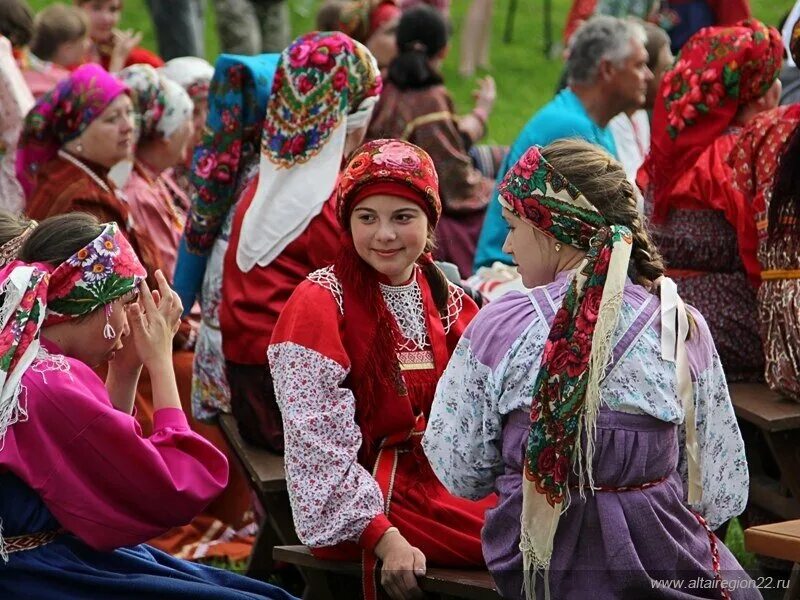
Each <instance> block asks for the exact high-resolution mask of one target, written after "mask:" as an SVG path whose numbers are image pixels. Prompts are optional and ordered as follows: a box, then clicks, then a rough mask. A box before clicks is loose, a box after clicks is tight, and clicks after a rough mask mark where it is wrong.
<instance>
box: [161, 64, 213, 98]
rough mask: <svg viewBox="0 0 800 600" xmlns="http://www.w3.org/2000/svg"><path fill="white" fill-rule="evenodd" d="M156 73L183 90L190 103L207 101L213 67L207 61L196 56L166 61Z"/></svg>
mask: <svg viewBox="0 0 800 600" xmlns="http://www.w3.org/2000/svg"><path fill="white" fill-rule="evenodd" d="M158 72H159V73H160V74H161V75H163V76H164V77H166V78H167V79H169V80H171V81H174V82H175V83H177V84H178V85H179V86H181V87H182V88H183V89H185V90H186V92H187V93H188V94H189V97H190V98H191V99H192V102H202V101H204V100H207V99H208V91H209V87H210V84H211V78H212V77H213V76H214V67H212V66H211V64H209V62H208V61H206V60H203V59H202V58H198V57H196V56H181V57H180V58H173V59H172V60H168V61H167V62H166V64H164V66H163V67H159V69H158Z"/></svg>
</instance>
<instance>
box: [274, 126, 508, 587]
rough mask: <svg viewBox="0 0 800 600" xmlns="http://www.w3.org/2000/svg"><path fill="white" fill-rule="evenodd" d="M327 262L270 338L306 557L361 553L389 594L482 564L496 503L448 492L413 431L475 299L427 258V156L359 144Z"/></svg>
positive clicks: (430, 200) (432, 204)
mask: <svg viewBox="0 0 800 600" xmlns="http://www.w3.org/2000/svg"><path fill="white" fill-rule="evenodd" d="M337 214H338V219H339V223H340V224H341V226H342V229H343V230H344V231H345V233H344V234H343V236H342V240H343V241H342V243H343V248H342V250H341V253H340V255H339V257H338V258H337V260H336V262H335V263H334V265H333V266H332V267H328V268H325V269H322V270H319V271H316V272H314V273H312V274H311V275H309V277H308V280H306V281H304V282H303V283H302V284H300V285H299V286H298V287H297V289H296V291H295V292H294V294H293V295H292V297H291V298H290V299H289V302H288V303H287V304H286V306H285V307H284V309H283V312H282V313H281V316H280V319H279V320H278V323H277V325H276V327H275V331H274V333H273V335H272V340H271V343H270V346H269V351H268V354H269V362H270V368H271V370H272V375H273V378H274V381H275V393H276V397H277V400H278V404H279V406H280V409H281V413H282V415H283V421H284V433H285V442H286V472H287V480H288V482H289V497H290V500H291V503H292V512H293V514H294V520H295V527H296V529H297V534H298V536H299V537H300V539H301V540H302V541H303V542H304V543H306V544H308V545H309V546H311V547H312V549H313V551H314V552H315V554H317V555H319V556H323V557H326V558H338V559H348V558H350V559H352V558H354V557H357V556H358V555H359V553H361V554H363V560H364V576H365V582H364V583H365V595H366V597H368V598H369V597H374V595H375V594H376V589H375V587H374V584H373V579H372V577H373V569H372V567H373V566H374V565H375V562H376V559H380V560H382V561H383V571H382V576H381V581H382V583H383V586H384V588H385V589H386V591H387V592H388V593H389V594H390V596H391V597H392V598H408V597H414V596H412V595H410V594H414V593H415V592H416V593H418V592H417V591H416V581H415V578H414V577H413V576H412V573H413V574H416V575H419V574H421V573H424V571H425V564H426V562H430V563H431V564H437V565H441V566H476V567H477V566H481V565H483V564H484V563H483V556H482V554H481V548H480V530H481V527H482V525H483V518H484V516H483V515H484V511H485V509H486V508H488V507H489V506H491V505H492V504H493V503H494V498H493V497H491V498H487V499H486V500H484V501H481V502H472V501H467V500H462V499H458V498H455V497H454V496H452V495H451V494H449V493H448V492H447V491H446V490H445V489H444V487H442V485H441V484H440V483H439V481H438V480H437V479H436V477H435V475H434V474H433V472H432V470H431V468H430V465H429V463H428V461H427V459H426V458H425V456H424V454H423V453H422V449H421V447H420V440H421V439H422V433H423V432H424V431H425V424H426V421H427V418H428V415H429V414H430V407H431V402H432V400H433V394H434V390H435V388H436V384H437V381H438V380H439V376H440V375H441V373H442V372H443V370H444V368H445V366H446V364H447V361H448V359H449V357H450V354H451V353H452V351H453V348H454V347H455V344H456V343H457V341H458V339H459V338H460V337H461V333H462V332H463V331H464V328H465V327H466V325H467V324H468V323H469V321H470V320H471V319H472V317H474V316H475V314H476V312H477V307H476V306H475V304H474V303H473V302H472V300H470V299H469V298H467V297H465V295H464V293H463V291H461V290H460V289H459V288H456V287H455V286H452V285H450V284H448V283H447V281H446V279H445V278H444V276H443V275H442V273H441V272H440V271H439V270H438V268H437V267H435V266H434V265H433V263H432V262H431V259H430V256H429V251H430V250H431V246H432V234H433V231H434V229H435V227H436V222H437V221H438V219H439V216H440V214H441V202H440V200H439V194H438V178H437V176H436V171H435V169H434V167H433V162H432V161H431V158H430V157H429V156H428V155H427V154H426V153H425V152H424V151H423V150H421V149H420V148H418V147H416V146H414V145H412V144H409V143H406V142H401V141H397V140H376V141H373V142H370V143H368V144H365V145H364V146H362V147H361V148H360V149H359V150H357V151H356V152H355V154H354V155H353V158H352V159H351V160H350V163H349V164H348V166H347V168H346V169H345V171H344V173H343V175H342V178H341V181H340V183H339V189H338V204H337Z"/></svg>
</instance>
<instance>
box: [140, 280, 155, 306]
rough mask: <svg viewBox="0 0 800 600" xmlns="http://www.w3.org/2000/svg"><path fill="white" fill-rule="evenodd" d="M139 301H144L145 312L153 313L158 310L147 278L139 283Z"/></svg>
mask: <svg viewBox="0 0 800 600" xmlns="http://www.w3.org/2000/svg"><path fill="white" fill-rule="evenodd" d="M139 301H140V302H141V303H142V308H144V312H145V313H150V314H153V313H155V312H156V311H157V310H158V307H157V306H156V303H155V301H154V300H153V294H152V293H151V292H150V286H148V285H147V281H145V280H142V283H140V284H139Z"/></svg>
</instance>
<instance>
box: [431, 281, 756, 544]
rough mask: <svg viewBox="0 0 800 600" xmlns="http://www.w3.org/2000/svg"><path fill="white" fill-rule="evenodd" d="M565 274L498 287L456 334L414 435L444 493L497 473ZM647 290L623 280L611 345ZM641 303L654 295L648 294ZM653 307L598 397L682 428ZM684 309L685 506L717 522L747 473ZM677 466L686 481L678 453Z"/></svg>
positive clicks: (736, 499)
mask: <svg viewBox="0 0 800 600" xmlns="http://www.w3.org/2000/svg"><path fill="white" fill-rule="evenodd" d="M572 276H573V275H572V274H564V275H562V276H560V277H559V278H558V279H556V281H555V282H553V283H551V284H549V285H547V286H545V287H540V288H536V289H535V290H533V291H531V292H529V293H526V294H523V293H519V292H511V293H509V294H506V295H505V296H503V297H502V298H500V299H499V300H496V301H495V302H493V303H491V304H489V305H488V306H487V307H486V308H484V309H483V310H482V311H481V312H480V313H479V314H478V316H477V317H476V318H475V320H474V321H473V322H472V323H471V324H470V326H469V327H468V329H467V331H466V332H465V334H464V336H463V337H462V338H461V341H460V342H459V344H458V346H457V347H456V349H455V351H454V353H453V356H452V358H451V360H450V363H449V364H448V368H447V370H446V371H445V373H444V375H443V377H442V379H441V380H440V382H439V385H438V387H437V390H436V398H435V399H434V403H433V409H432V411H431V418H430V419H429V421H428V428H427V430H426V433H425V438H424V440H423V446H424V448H425V454H426V456H427V457H428V459H429V460H430V463H431V466H432V467H433V469H434V471H435V472H436V475H437V476H438V477H439V479H440V480H441V481H442V482H443V483H444V484H445V486H446V487H447V488H448V489H449V490H451V491H452V492H454V493H456V494H458V495H460V496H464V497H467V498H480V497H482V496H484V495H485V494H486V493H488V492H490V491H492V489H493V488H494V482H495V479H496V478H497V477H498V476H499V475H501V474H502V473H503V472H504V465H503V460H502V456H501V447H502V432H503V423H504V421H505V419H506V418H507V417H508V416H509V415H510V414H511V413H513V412H514V411H516V410H519V409H529V408H530V407H531V399H532V397H533V390H534V389H535V386H536V379H537V371H538V367H539V364H540V362H541V360H542V356H543V354H544V348H545V344H546V343H547V336H548V332H549V331H550V329H551V326H552V323H553V321H554V318H555V314H556V311H557V309H558V307H559V306H560V305H561V304H562V302H563V299H564V295H565V293H566V291H567V289H568V286H569V280H570V277H572ZM649 296H650V294H648V293H647V292H646V291H645V290H644V289H643V288H641V287H640V286H637V285H635V284H633V283H631V282H628V284H627V286H626V288H625V297H624V303H623V307H622V309H621V311H620V318H619V323H618V325H617V327H616V329H615V331H614V336H613V343H614V345H615V348H618V347H619V346H620V345H621V344H624V343H625V342H624V341H623V340H624V339H625V338H626V334H627V333H628V332H633V331H634V323H635V321H636V319H637V318H638V317H639V315H640V314H641V312H642V306H643V304H644V303H645V302H646V301H647V299H648V297H649ZM649 302H655V303H657V302H658V300H657V298H655V297H651V299H650V300H649ZM654 314H655V318H654V319H651V320H649V321H648V322H647V324H646V325H645V327H644V328H643V330H642V331H640V332H639V333H638V334H637V335H635V336H633V341H632V342H631V344H630V346H629V347H628V349H627V351H625V352H622V353H617V352H615V362H614V363H613V366H612V369H611V371H610V372H609V374H608V376H607V377H606V378H605V379H604V380H603V382H602V384H601V388H602V397H603V401H604V404H605V405H606V406H607V407H608V408H610V409H611V410H614V411H619V412H624V413H629V414H637V415H649V416H651V417H654V418H656V419H659V420H661V421H665V422H669V423H675V424H678V425H680V426H681V429H682V424H683V421H684V418H685V415H684V412H683V408H682V407H681V405H680V402H679V401H678V399H677V389H676V377H677V376H676V369H675V364H674V363H671V362H667V361H664V360H662V359H661V334H660V317H659V315H660V311H659V310H656V311H655V313H654ZM692 314H693V316H694V317H695V320H696V322H697V324H698V329H697V330H696V331H694V332H693V333H692V337H691V338H690V340H689V341H688V342H687V351H688V353H689V362H690V370H691V376H692V386H693V393H694V401H695V407H696V415H697V431H698V443H699V448H700V471H701V475H702V481H703V497H702V501H701V504H699V505H697V506H695V507H694V508H695V509H696V510H697V511H698V512H700V513H701V514H702V515H704V517H705V518H706V519H707V520H708V521H709V524H710V526H711V527H712V528H716V527H718V526H719V525H720V524H722V523H724V522H725V521H726V520H727V519H729V518H731V517H732V516H735V515H738V514H740V513H741V511H742V510H743V509H744V506H745V504H746V501H747V491H748V481H749V476H748V470H747V461H746V459H745V455H744V445H743V442H742V439H741V435H740V433H739V430H738V426H737V423H736V417H735V415H734V412H733V407H732V404H731V401H730V397H729V395H728V388H727V384H726V380H725V375H724V373H723V371H722V368H721V363H720V361H719V357H718V355H717V353H716V351H715V350H714V346H713V342H712V341H711V337H710V334H709V333H708V328H707V327H706V325H705V321H704V320H703V319H702V317H701V316H700V315H699V314H698V313H697V312H696V311H692ZM618 354H619V357H618V358H617V355H618ZM683 447H684V444H682V443H681V444H679V448H681V449H682V448H683ZM679 465H682V466H680V467H679V473H681V475H682V478H683V482H684V487H685V486H686V482H687V474H686V468H685V456H684V455H683V454H681V456H680V457H679Z"/></svg>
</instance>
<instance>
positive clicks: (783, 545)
mask: <svg viewBox="0 0 800 600" xmlns="http://www.w3.org/2000/svg"><path fill="white" fill-rule="evenodd" d="M744 543H745V548H747V550H748V551H750V552H755V553H757V554H763V555H765V556H772V557H774V558H782V559H784V560H791V561H793V562H796V563H800V520H797V521H785V522H783V523H771V524H769V525H757V526H755V527H750V528H749V529H746V530H745V532H744Z"/></svg>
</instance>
